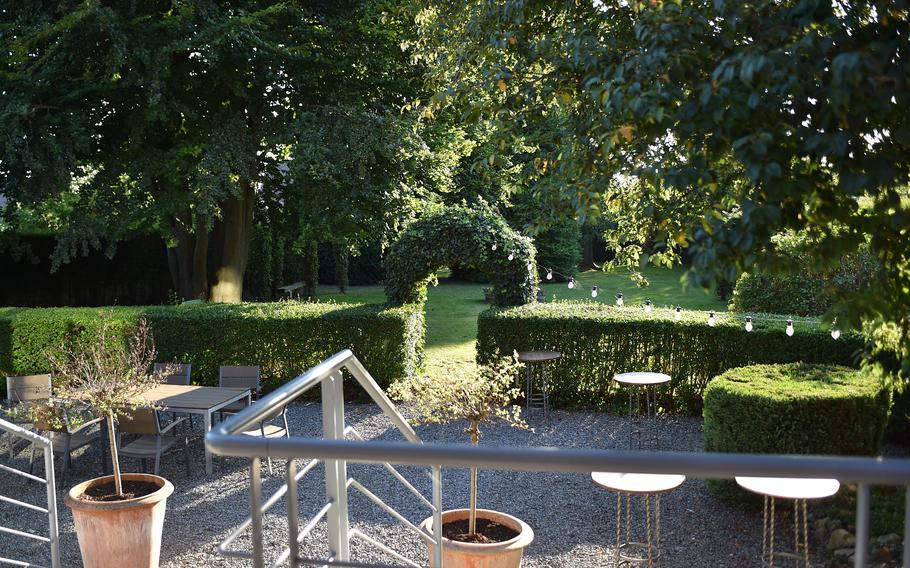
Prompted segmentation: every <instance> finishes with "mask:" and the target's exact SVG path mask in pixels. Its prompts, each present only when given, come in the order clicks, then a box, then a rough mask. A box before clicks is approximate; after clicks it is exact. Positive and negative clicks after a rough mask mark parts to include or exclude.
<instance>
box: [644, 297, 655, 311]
mask: <svg viewBox="0 0 910 568" xmlns="http://www.w3.org/2000/svg"><path fill="white" fill-rule="evenodd" d="M653 311H654V305H653V304H652V303H651V298H648V299H647V300H645V313H648V314H650V313H651V312H653Z"/></svg>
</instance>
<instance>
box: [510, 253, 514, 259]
mask: <svg viewBox="0 0 910 568" xmlns="http://www.w3.org/2000/svg"><path fill="white" fill-rule="evenodd" d="M514 258H515V253H513V252H510V253H509V260H514Z"/></svg>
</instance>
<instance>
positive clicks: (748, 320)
mask: <svg viewBox="0 0 910 568" xmlns="http://www.w3.org/2000/svg"><path fill="white" fill-rule="evenodd" d="M746 331H752V316H746Z"/></svg>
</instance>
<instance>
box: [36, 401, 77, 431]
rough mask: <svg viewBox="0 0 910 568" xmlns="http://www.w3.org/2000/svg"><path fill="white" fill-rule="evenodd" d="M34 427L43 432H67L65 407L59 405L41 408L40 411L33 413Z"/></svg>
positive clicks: (67, 423) (67, 420) (67, 422)
mask: <svg viewBox="0 0 910 568" xmlns="http://www.w3.org/2000/svg"><path fill="white" fill-rule="evenodd" d="M42 406H43V405H42ZM35 428H37V429H38V430H44V431H45V432H69V418H68V417H67V415H66V409H65V408H63V407H61V406H46V407H43V408H41V411H40V412H37V413H36V414H35Z"/></svg>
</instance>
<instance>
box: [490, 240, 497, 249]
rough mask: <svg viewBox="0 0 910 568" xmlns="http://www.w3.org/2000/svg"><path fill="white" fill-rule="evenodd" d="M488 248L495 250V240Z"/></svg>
mask: <svg viewBox="0 0 910 568" xmlns="http://www.w3.org/2000/svg"><path fill="white" fill-rule="evenodd" d="M490 250H496V241H493V246H491V247H490Z"/></svg>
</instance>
